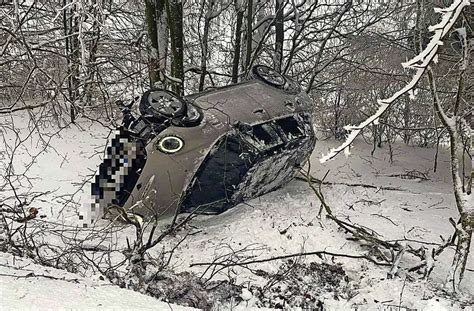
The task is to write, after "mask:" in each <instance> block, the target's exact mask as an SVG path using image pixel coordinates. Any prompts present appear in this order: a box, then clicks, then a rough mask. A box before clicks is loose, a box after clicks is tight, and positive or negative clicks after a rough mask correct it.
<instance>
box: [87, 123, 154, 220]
mask: <svg viewBox="0 0 474 311" xmlns="http://www.w3.org/2000/svg"><path fill="white" fill-rule="evenodd" d="M144 162H145V147H144V144H143V142H142V141H140V140H138V139H136V138H134V137H132V136H131V134H130V132H128V131H126V130H125V129H123V128H120V129H117V130H116V131H115V132H114V135H113V136H112V138H111V140H110V141H109V144H108V146H107V149H106V153H105V156H104V160H103V162H102V163H101V164H100V165H99V168H98V170H97V172H96V175H95V176H94V179H93V182H92V184H91V199H92V202H91V204H85V205H84V210H83V213H82V215H81V216H80V217H82V218H80V220H83V222H84V224H89V223H93V222H94V220H97V219H99V218H100V217H102V216H103V214H104V211H105V210H106V209H107V208H108V207H109V206H110V205H112V204H119V205H123V203H125V202H124V201H125V200H126V198H128V195H129V194H128V193H126V192H127V190H128V192H130V191H131V190H132V189H133V187H134V184H135V183H136V181H137V180H138V175H139V174H138V173H137V170H138V168H142V167H143V165H144ZM134 167H135V168H136V169H134ZM87 215H88V216H87Z"/></svg>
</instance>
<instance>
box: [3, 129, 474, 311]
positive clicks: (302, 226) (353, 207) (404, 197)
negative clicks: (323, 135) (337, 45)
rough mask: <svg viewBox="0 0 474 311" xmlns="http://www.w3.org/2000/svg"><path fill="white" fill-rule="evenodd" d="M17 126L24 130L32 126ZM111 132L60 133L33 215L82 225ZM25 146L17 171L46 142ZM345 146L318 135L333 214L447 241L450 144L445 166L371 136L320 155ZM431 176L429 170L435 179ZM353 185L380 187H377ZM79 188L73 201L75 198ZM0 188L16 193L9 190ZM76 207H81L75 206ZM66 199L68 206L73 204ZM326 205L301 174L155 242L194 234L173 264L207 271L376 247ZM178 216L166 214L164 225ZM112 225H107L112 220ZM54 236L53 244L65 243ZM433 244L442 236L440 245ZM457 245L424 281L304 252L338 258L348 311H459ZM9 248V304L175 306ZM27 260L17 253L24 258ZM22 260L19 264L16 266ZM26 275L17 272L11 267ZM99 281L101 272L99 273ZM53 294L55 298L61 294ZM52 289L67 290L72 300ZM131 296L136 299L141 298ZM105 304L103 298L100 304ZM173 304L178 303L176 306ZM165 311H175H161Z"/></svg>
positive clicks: (464, 295) (471, 283)
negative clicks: (386, 310) (217, 263)
mask: <svg viewBox="0 0 474 311" xmlns="http://www.w3.org/2000/svg"><path fill="white" fill-rule="evenodd" d="M20 122H21V120H18V121H17V122H16V123H17V126H19V127H20V128H21V127H22V126H23V127H25V126H26V124H20ZM107 135H108V130H107V129H104V128H102V127H101V126H99V125H97V124H93V125H91V124H89V123H85V122H84V123H81V124H80V128H78V127H72V128H67V129H65V130H63V131H62V132H61V134H60V136H55V137H53V139H52V140H51V145H52V146H53V147H54V148H55V150H53V149H49V151H48V152H47V153H44V154H42V155H41V156H39V157H38V158H37V159H36V163H35V165H34V166H32V167H31V169H30V171H29V174H30V176H32V177H37V178H38V180H36V181H35V182H33V188H32V189H31V190H32V191H51V190H55V191H54V192H53V193H51V194H48V195H46V196H43V197H41V198H40V199H38V200H37V201H35V207H37V208H39V210H40V215H42V216H43V217H44V218H38V219H36V220H34V221H37V222H41V221H45V222H46V221H50V222H53V221H54V222H62V223H65V224H66V225H70V226H76V225H79V224H80V223H79V221H78V219H77V208H79V207H80V204H81V203H83V202H85V200H86V199H87V197H88V196H87V193H88V191H89V189H88V188H87V186H86V187H84V188H83V189H82V190H81V188H80V187H81V185H82V181H83V180H84V179H86V178H87V177H88V176H87V175H90V174H92V173H93V172H94V171H95V169H96V167H97V165H98V164H99V162H100V157H101V152H102V151H103V147H104V144H105V139H106V137H107ZM34 141H35V140H34V137H33V139H32V140H31V142H27V144H26V145H27V148H28V150H26V149H20V150H19V151H18V154H17V156H16V158H15V163H16V165H17V167H21V165H22V163H24V161H26V160H25V159H26V158H27V152H28V153H29V154H33V153H34V151H35V150H38V151H39V150H41V145H38V144H36V143H35V142H34ZM335 144H337V142H326V141H319V142H318V143H317V146H316V150H315V152H314V154H313V157H312V158H311V163H312V167H311V169H312V172H313V175H314V177H317V178H322V177H323V176H324V174H325V173H326V171H327V170H328V169H329V170H330V173H329V174H328V177H327V178H326V181H328V182H331V183H334V184H332V185H324V186H323V188H322V189H323V193H324V195H325V197H326V200H327V202H328V204H330V205H331V207H332V208H333V210H334V212H335V214H337V215H338V216H341V217H348V219H350V220H351V221H353V222H356V223H358V224H360V225H364V226H367V227H370V228H371V229H373V230H375V231H376V232H377V233H379V234H380V235H381V236H383V237H384V238H386V239H393V240H395V239H403V238H405V239H409V240H411V242H410V243H412V245H421V242H424V243H440V242H441V240H440V238H439V236H440V235H442V236H443V237H444V238H447V237H448V236H449V235H451V234H452V232H453V228H452V226H451V225H450V223H449V221H448V218H449V217H452V218H454V219H457V211H456V209H455V206H454V204H453V196H452V194H451V185H450V176H449V174H448V164H449V161H448V154H447V150H444V149H442V150H440V156H439V163H438V172H436V173H433V171H432V164H433V162H432V161H433V157H434V150H433V149H422V148H414V147H407V146H405V145H402V144H397V145H395V146H393V152H394V155H393V160H394V161H393V163H390V161H389V154H388V148H387V147H384V148H382V149H377V150H376V152H375V154H374V157H371V155H370V151H371V149H372V146H370V145H368V144H366V143H365V142H364V141H363V140H360V141H357V144H356V146H355V147H354V148H353V149H352V150H351V153H352V155H351V156H350V157H349V158H348V159H346V158H344V157H339V158H337V159H336V160H334V161H332V162H329V163H326V164H324V166H323V165H321V164H319V161H318V158H319V156H320V154H321V153H324V152H326V151H327V150H328V148H329V147H333V146H335ZM412 170H417V171H420V172H423V173H425V174H424V175H422V176H423V178H418V179H405V178H402V177H403V175H404V174H405V173H407V172H409V171H412ZM425 177H426V178H425ZM354 184H364V185H372V186H375V187H379V186H382V187H386V188H390V190H388V189H383V188H370V187H364V186H360V185H354ZM71 193H76V194H75V195H74V196H73V197H72V198H71V197H70V196H69V195H68V194H71ZM0 195H6V194H5V193H3V194H0ZM74 202H75V203H77V204H73V203H74ZM66 203H68V204H67V205H65V204H66ZM319 206H320V204H319V202H318V200H317V198H316V197H315V196H314V194H313V193H312V192H311V190H310V189H309V187H308V186H307V184H305V182H303V181H299V180H294V181H292V182H291V183H290V184H288V185H287V186H286V187H284V188H282V189H280V190H277V191H275V192H273V193H270V194H267V195H265V196H263V197H260V198H257V199H254V200H252V201H250V202H247V203H246V204H241V205H239V206H237V207H235V208H233V209H231V210H229V211H228V212H225V213H223V214H221V215H216V216H203V215H202V216H198V217H197V218H196V219H195V220H193V221H192V223H191V224H190V225H189V226H188V227H186V230H182V231H179V232H177V233H176V234H175V235H174V236H173V237H170V238H169V239H167V240H166V241H165V242H164V243H163V244H162V245H159V246H158V247H156V248H155V249H154V251H153V252H154V255H158V254H159V253H160V252H161V251H162V250H163V249H165V250H169V249H171V248H173V247H174V246H175V245H176V244H177V243H178V242H179V241H180V240H181V239H182V238H184V236H185V235H186V234H187V233H190V232H191V233H193V232H194V233H196V234H194V235H192V236H188V237H187V238H186V239H185V241H184V242H183V243H181V244H180V245H179V246H178V247H177V248H176V250H175V254H174V256H173V258H172V260H171V266H172V267H173V268H174V269H175V270H176V271H177V272H183V271H193V272H196V273H198V274H200V273H203V272H204V269H205V268H204V267H199V266H197V267H192V268H190V265H191V264H193V263H199V262H211V261H212V260H213V259H214V258H215V257H216V256H218V255H222V254H225V253H228V252H229V251H230V250H231V249H232V250H234V251H236V250H243V254H245V256H251V255H255V256H258V257H259V258H268V257H270V256H277V255H283V254H292V253H298V252H301V251H302V250H304V251H321V250H325V251H331V252H336V253H344V254H353V255H357V254H361V253H362V252H364V251H366V250H365V249H364V248H362V247H361V246H360V245H359V244H358V243H357V242H354V241H349V240H347V235H345V234H344V232H342V231H341V230H339V229H338V228H337V226H336V225H335V224H334V223H332V222H331V221H330V220H328V219H325V218H324V217H322V218H319V217H318V211H319ZM167 222H169V220H166V219H165V220H163V225H166V223H167ZM103 224H104V225H106V222H105V221H103ZM133 235H134V233H133V230H132V229H131V228H127V229H124V230H122V231H121V232H119V235H118V236H117V240H118V241H119V244H120V243H122V244H123V243H124V240H125V236H129V237H131V238H133ZM55 239H56V238H55V237H54V236H51V239H50V242H51V243H53V244H54V243H60V241H56V240H55ZM433 245H434V244H433ZM452 255H453V250H447V251H446V252H445V253H444V254H443V255H442V256H441V257H440V260H439V262H438V263H437V264H436V267H435V269H434V271H433V274H432V276H431V278H430V280H429V281H420V280H417V279H416V275H414V274H413V275H412V276H414V277H415V279H414V280H411V279H410V278H407V277H406V274H405V273H404V272H402V273H401V274H400V276H399V277H397V278H395V279H392V280H390V279H387V271H388V269H387V268H382V267H378V266H374V265H373V264H371V263H367V262H366V261H364V260H358V259H349V258H342V257H337V258H331V257H328V256H326V257H324V258H323V259H320V258H318V257H306V258H303V259H301V260H302V262H308V263H309V262H313V261H314V262H323V261H324V262H327V263H340V264H342V267H343V269H344V270H345V273H346V275H347V279H346V281H345V283H344V284H342V285H341V290H344V291H345V292H344V293H343V294H342V295H339V297H334V294H333V293H325V294H324V293H323V294H321V297H320V299H321V300H322V301H323V302H324V305H325V306H326V307H329V308H330V309H347V308H349V307H350V306H352V307H354V306H363V308H369V309H370V308H372V309H373V308H375V309H377V308H382V307H383V306H390V305H391V306H402V307H405V308H416V309H424V308H428V309H433V308H441V309H442V308H447V309H455V308H456V307H459V306H461V304H462V305H466V304H469V302H472V301H474V300H473V295H474V275H473V274H474V273H473V269H474V258H472V251H471V260H470V262H469V263H468V269H469V270H468V271H467V272H466V277H465V280H464V281H463V283H462V287H461V294H459V295H458V296H456V297H455V298H448V297H447V296H446V295H445V294H444V293H443V291H442V283H443V281H444V279H445V277H446V275H447V271H448V268H449V264H450V260H451V258H452ZM12 261H13V259H12V257H11V256H10V255H4V254H2V256H1V262H0V263H1V265H0V268H1V269H2V270H1V272H0V282H1V283H0V284H1V288H0V291H1V302H0V303H1V304H2V305H3V306H7V307H9V308H11V309H24V308H25V307H32V308H44V309H48V308H50V309H58V308H59V309H60V308H70V307H76V306H77V307H78V308H90V309H98V308H102V307H105V306H107V307H110V308H125V306H130V308H135V309H139V308H148V306H149V305H150V304H152V303H154V306H155V307H153V308H154V309H155V310H157V309H158V310H159V309H160V308H167V304H166V303H159V302H158V301H157V300H156V299H154V298H151V297H148V296H145V295H141V294H138V293H135V292H131V291H127V290H124V289H120V288H117V287H114V286H111V285H105V282H102V281H100V280H94V279H84V278H81V277H80V276H78V275H74V274H69V273H65V272H62V271H54V272H51V271H53V269H51V268H44V267H41V266H36V265H33V264H31V263H29V262H28V261H26V260H24V261H23V260H20V261H19V262H20V265H28V266H27V267H25V268H24V269H23V270H24V271H17V270H16V269H15V268H12V267H7V266H12V265H13V264H12ZM16 264H18V261H17V263H16ZM414 264H415V262H414V261H413V258H406V259H405V260H402V262H401V266H402V267H403V268H409V267H411V266H413V265H414ZM280 265H281V261H276V262H275V261H272V262H267V263H262V264H258V265H251V267H252V268H256V269H263V270H265V271H268V272H272V271H273V272H275V271H277V270H278V267H279V266H280ZM14 266H15V267H17V265H14ZM29 269H32V270H33V271H34V273H35V274H36V275H39V274H45V275H51V274H49V273H53V274H52V275H54V276H55V277H64V278H65V279H79V283H76V282H75V281H74V282H70V281H64V280H54V279H50V278H49V279H48V278H45V277H34V276H29V277H24V276H25V275H26V274H28V273H29ZM16 274H18V275H21V276H23V277H20V278H17V277H12V276H11V275H16ZM229 276H231V277H232V278H233V279H234V281H235V282H236V283H237V284H240V285H244V287H249V286H250V285H251V284H264V283H265V280H263V279H262V278H260V277H258V276H256V275H255V274H252V273H250V272H249V271H248V270H247V269H239V268H235V269H227V270H225V271H223V273H222V274H220V275H217V276H216V277H215V278H220V279H225V278H228V277H229ZM91 278H93V277H92V276H91ZM51 293H54V295H51ZM243 296H245V297H242V298H243V299H244V301H243V302H241V303H240V307H241V308H247V307H251V306H255V305H257V301H256V299H255V297H253V295H252V293H249V292H245V294H244V295H243ZM51 297H64V299H58V298H54V299H51ZM132 302H133V304H132ZM99 304H102V306H99ZM173 309H174V310H176V309H177V308H176V307H175V306H173ZM163 310H165V309H163Z"/></svg>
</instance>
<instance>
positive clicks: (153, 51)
mask: <svg viewBox="0 0 474 311" xmlns="http://www.w3.org/2000/svg"><path fill="white" fill-rule="evenodd" d="M156 11H157V4H155V1H154V0H145V18H146V25H147V31H148V40H149V42H150V46H149V52H148V53H149V56H148V76H149V79H150V86H153V85H154V84H155V82H157V81H158V80H159V79H160V75H159V67H160V64H159V59H160V57H159V52H158V28H157V25H156V24H157V23H156V22H157V18H156Z"/></svg>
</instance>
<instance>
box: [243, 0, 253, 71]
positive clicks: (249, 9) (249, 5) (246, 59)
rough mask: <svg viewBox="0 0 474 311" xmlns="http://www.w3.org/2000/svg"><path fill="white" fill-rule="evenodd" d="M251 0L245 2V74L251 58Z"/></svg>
mask: <svg viewBox="0 0 474 311" xmlns="http://www.w3.org/2000/svg"><path fill="white" fill-rule="evenodd" d="M252 27H253V0H248V1H247V42H246V49H247V51H246V53H245V72H248V70H249V66H250V61H251V58H252V41H253V40H252Z"/></svg>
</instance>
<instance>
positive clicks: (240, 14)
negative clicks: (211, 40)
mask: <svg viewBox="0 0 474 311" xmlns="http://www.w3.org/2000/svg"><path fill="white" fill-rule="evenodd" d="M241 1H242V0H234V6H235V11H236V12H237V21H236V26H235V39H234V40H235V41H234V42H235V43H234V59H233V60H232V83H237V81H238V77H239V63H240V48H241V38H242V23H243V20H244V8H243V5H242V3H241Z"/></svg>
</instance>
